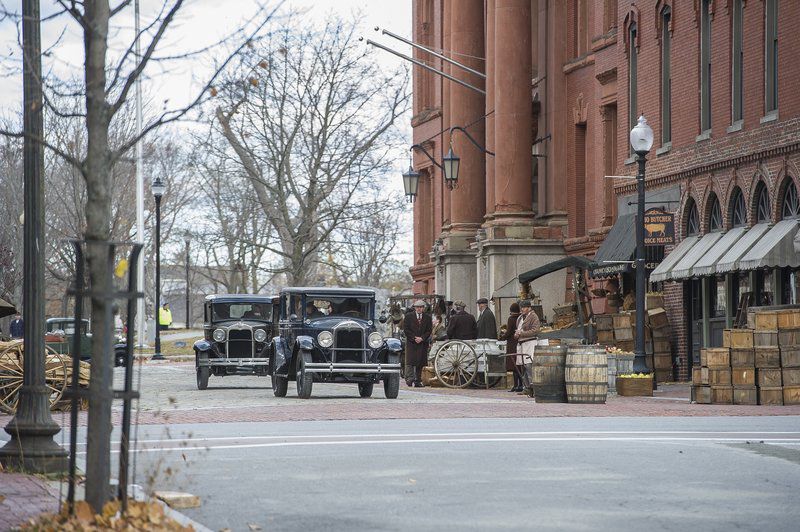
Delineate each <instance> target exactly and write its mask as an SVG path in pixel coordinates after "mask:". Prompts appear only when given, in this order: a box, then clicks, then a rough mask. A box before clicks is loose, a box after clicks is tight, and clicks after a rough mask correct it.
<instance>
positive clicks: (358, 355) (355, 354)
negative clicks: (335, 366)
mask: <svg viewBox="0 0 800 532" xmlns="http://www.w3.org/2000/svg"><path fill="white" fill-rule="evenodd" d="M336 349H337V351H336V362H363V358H364V351H363V349H364V333H363V332H362V331H361V330H344V331H336ZM339 349H358V351H339Z"/></svg>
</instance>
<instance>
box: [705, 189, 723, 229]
mask: <svg viewBox="0 0 800 532" xmlns="http://www.w3.org/2000/svg"><path fill="white" fill-rule="evenodd" d="M722 229H723V227H722V209H721V208H720V206H719V199H717V195H716V194H712V195H711V199H710V200H709V209H708V231H709V232H712V231H721V230H722Z"/></svg>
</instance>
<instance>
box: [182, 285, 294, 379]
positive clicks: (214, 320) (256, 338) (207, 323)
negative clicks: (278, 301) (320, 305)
mask: <svg viewBox="0 0 800 532" xmlns="http://www.w3.org/2000/svg"><path fill="white" fill-rule="evenodd" d="M274 302H275V298H274V297H272V296H266V295H249V294H235V295H234V294H228V295H211V296H206V300H205V304H204V305H203V315H204V326H203V330H204V338H203V339H202V340H198V341H197V342H195V344H194V353H195V368H196V372H197V388H198V389H199V390H205V389H206V388H208V379H209V377H210V376H211V375H214V376H216V377H224V376H225V375H258V376H266V375H268V374H269V368H270V366H269V363H270V359H271V356H270V353H271V344H272V338H273V336H275V335H276V334H277V327H276V323H277V310H278V307H277V305H274V304H273V303H274Z"/></svg>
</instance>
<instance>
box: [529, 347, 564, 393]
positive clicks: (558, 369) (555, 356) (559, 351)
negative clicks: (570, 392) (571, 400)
mask: <svg viewBox="0 0 800 532" xmlns="http://www.w3.org/2000/svg"><path fill="white" fill-rule="evenodd" d="M566 360H567V346H564V345H537V346H536V350H535V351H534V352H533V378H532V379H531V381H532V384H533V397H534V398H535V399H536V402H537V403H566V402H567V388H566V386H565V385H564V365H565V363H566Z"/></svg>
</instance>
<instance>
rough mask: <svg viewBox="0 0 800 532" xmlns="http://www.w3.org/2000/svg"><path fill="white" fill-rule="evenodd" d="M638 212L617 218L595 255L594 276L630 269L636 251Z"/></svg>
mask: <svg viewBox="0 0 800 532" xmlns="http://www.w3.org/2000/svg"><path fill="white" fill-rule="evenodd" d="M635 220H636V214H623V215H622V216H619V217H618V218H617V221H616V222H614V225H613V226H612V227H611V230H610V231H609V232H608V234H607V235H606V238H605V240H603V243H602V244H600V248H599V249H598V250H597V253H595V256H594V262H595V263H596V266H595V267H594V268H593V269H592V274H591V276H592V277H595V278H597V277H608V276H610V275H616V274H618V273H620V272H624V271H630V269H631V263H630V261H631V260H632V258H633V254H634V253H635V252H636V226H635V224H634V222H635Z"/></svg>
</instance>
